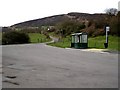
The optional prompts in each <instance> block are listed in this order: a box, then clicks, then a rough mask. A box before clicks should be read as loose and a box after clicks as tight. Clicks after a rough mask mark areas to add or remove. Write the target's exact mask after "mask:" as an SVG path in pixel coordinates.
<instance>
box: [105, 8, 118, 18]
mask: <svg viewBox="0 0 120 90" xmlns="http://www.w3.org/2000/svg"><path fill="white" fill-rule="evenodd" d="M105 12H106V14H108V15H110V16H112V15H113V16H115V15H117V12H118V10H117V9H116V8H109V9H106V10H105Z"/></svg>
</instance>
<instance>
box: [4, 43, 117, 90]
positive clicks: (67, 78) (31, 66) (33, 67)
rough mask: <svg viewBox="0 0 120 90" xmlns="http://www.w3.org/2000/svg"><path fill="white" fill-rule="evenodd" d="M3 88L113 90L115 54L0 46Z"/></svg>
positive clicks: (24, 46) (115, 72) (37, 47)
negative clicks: (104, 89)
mask: <svg viewBox="0 0 120 90" xmlns="http://www.w3.org/2000/svg"><path fill="white" fill-rule="evenodd" d="M2 60H3V61H2V63H3V72H2V73H3V80H2V81H3V88H117V87H118V54H113V53H101V52H90V51H85V50H82V49H80V50H78V49H63V48H57V47H52V46H47V45H45V44H26V45H8V46H3V47H2Z"/></svg>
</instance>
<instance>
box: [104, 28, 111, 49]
mask: <svg viewBox="0 0 120 90" xmlns="http://www.w3.org/2000/svg"><path fill="white" fill-rule="evenodd" d="M105 31H106V42H105V43H104V46H105V48H107V47H108V32H109V31H110V27H109V26H106V27H105Z"/></svg>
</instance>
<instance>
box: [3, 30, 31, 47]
mask: <svg viewBox="0 0 120 90" xmlns="http://www.w3.org/2000/svg"><path fill="white" fill-rule="evenodd" d="M29 40H30V39H29V36H28V34H26V33H23V32H17V31H9V32H6V33H3V35H2V44H3V45H6V44H23V43H29Z"/></svg>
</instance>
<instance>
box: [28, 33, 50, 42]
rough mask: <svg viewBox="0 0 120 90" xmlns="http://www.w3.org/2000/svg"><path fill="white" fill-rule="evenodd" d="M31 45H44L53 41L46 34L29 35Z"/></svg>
mask: <svg viewBox="0 0 120 90" xmlns="http://www.w3.org/2000/svg"><path fill="white" fill-rule="evenodd" d="M28 35H29V37H30V42H31V43H43V42H49V41H51V39H50V38H47V37H46V36H45V35H44V34H40V33H28Z"/></svg>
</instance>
